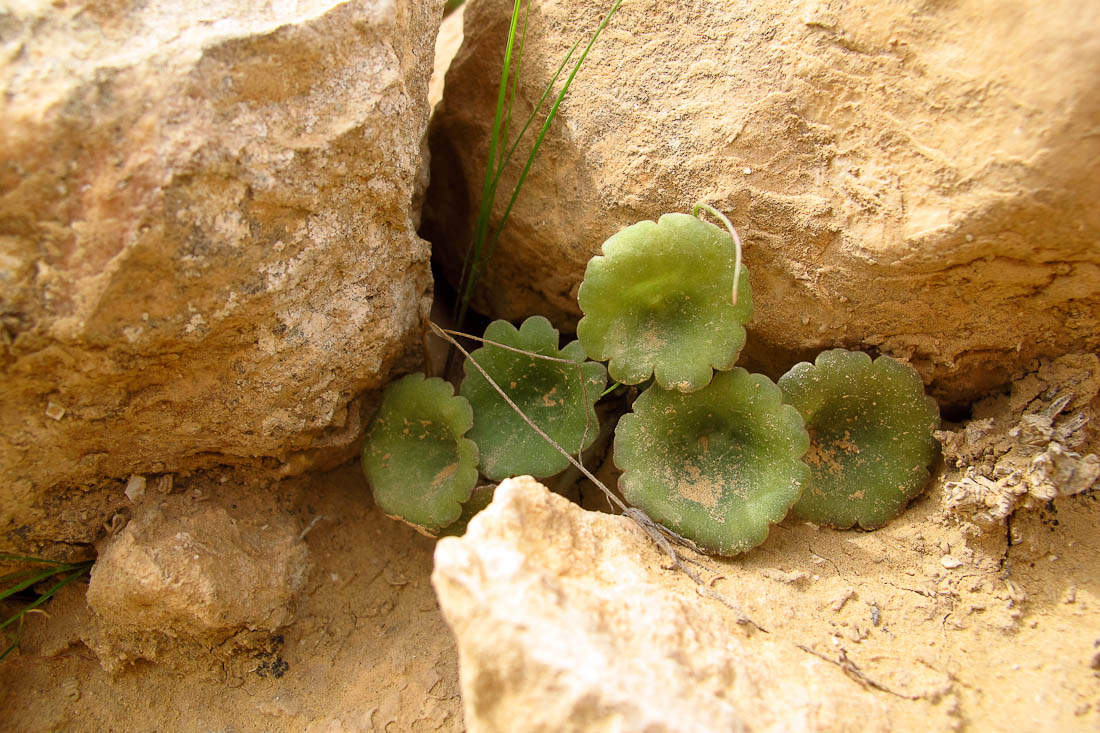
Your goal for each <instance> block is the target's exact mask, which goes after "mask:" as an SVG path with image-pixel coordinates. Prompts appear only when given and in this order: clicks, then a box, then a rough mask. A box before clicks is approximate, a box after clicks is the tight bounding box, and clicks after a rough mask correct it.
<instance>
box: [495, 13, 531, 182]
mask: <svg viewBox="0 0 1100 733" xmlns="http://www.w3.org/2000/svg"><path fill="white" fill-rule="evenodd" d="M530 15H531V0H527V2H526V3H524V5H523V28H522V30H521V31H520V34H519V48H518V49H516V61H515V64H514V65H513V68H512V90H511V92H510V93H509V94H508V108H507V110H506V111H505V113H504V127H503V132H502V133H501V136H500V152H501V155H500V158H499V160H498V161H497V163H498V165H497V167H498V169H499V167H500V166H503V165H504V164H505V156H504V154H503V153H504V149H505V148H507V147H508V135H509V133H510V132H511V128H512V103H513V102H515V99H516V90H517V89H518V88H519V70H520V67H521V66H523V47H524V45H526V43H527V20H528V18H529V17H530ZM522 134H523V133H522V132H521V133H520V135H521V136H522ZM516 139H517V140H518V139H519V138H516ZM496 183H497V182H496V181H493V187H494V188H495V187H496Z"/></svg>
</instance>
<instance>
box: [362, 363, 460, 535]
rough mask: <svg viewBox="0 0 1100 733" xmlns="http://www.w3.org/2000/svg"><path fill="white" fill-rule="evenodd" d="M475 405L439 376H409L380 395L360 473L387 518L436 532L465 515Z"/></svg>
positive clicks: (427, 531) (392, 384) (432, 532)
mask: <svg viewBox="0 0 1100 733" xmlns="http://www.w3.org/2000/svg"><path fill="white" fill-rule="evenodd" d="M473 422H474V417H473V411H472V410H471V409H470V403H469V402H467V401H466V400H465V399H463V398H462V397H459V396H457V395H455V393H454V387H452V386H451V385H450V383H449V382H445V381H443V380H442V379H438V378H432V379H425V378H424V375H423V374H409V375H408V376H405V377H402V378H401V379H399V380H397V381H396V382H393V383H391V384H390V385H389V386H388V387H387V388H386V391H385V392H384V393H383V395H382V405H381V407H379V408H378V414H377V415H376V416H375V418H374V422H373V423H372V425H371V427H370V430H369V431H367V441H366V445H365V447H364V448H363V473H364V474H366V477H367V481H368V482H369V483H370V485H371V487H372V489H373V490H374V501H375V503H376V504H377V505H378V507H379V508H380V509H381V510H382V511H383V512H385V513H386V514H387V515H388V516H390V517H393V518H395V519H400V520H402V521H405V522H407V523H408V524H411V525H412V526H413V527H415V528H416V529H418V530H420V531H421V532H423V533H424V534H428V535H435V534H438V533H439V531H440V530H441V529H443V528H444V527H446V526H447V525H449V524H452V523H454V522H455V520H457V519H458V518H459V516H460V515H461V513H462V503H463V502H465V501H467V500H468V499H469V498H470V494H471V492H473V489H474V484H476V483H477V459H478V450H477V446H476V445H475V444H474V442H473V441H472V440H469V439H468V438H465V437H463V436H464V435H465V433H466V432H467V431H468V430H469V429H470V428H471V427H472V426H473Z"/></svg>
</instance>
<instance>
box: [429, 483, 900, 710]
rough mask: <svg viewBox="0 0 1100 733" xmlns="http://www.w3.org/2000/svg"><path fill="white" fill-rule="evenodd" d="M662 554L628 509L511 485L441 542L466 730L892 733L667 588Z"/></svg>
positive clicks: (859, 706) (697, 598)
mask: <svg viewBox="0 0 1100 733" xmlns="http://www.w3.org/2000/svg"><path fill="white" fill-rule="evenodd" d="M663 559H664V558H662V557H661V556H660V555H659V553H658V552H657V551H656V550H655V548H654V546H653V545H652V543H651V542H650V541H649V540H647V539H646V538H645V536H644V535H643V534H642V532H641V531H640V530H639V529H638V528H637V527H636V526H634V525H632V524H631V523H630V522H629V521H628V520H626V519H624V518H622V517H613V516H610V515H606V514H597V513H589V512H585V511H584V510H582V509H581V508H580V507H578V506H576V505H574V504H571V503H569V502H568V501H566V500H565V499H563V498H561V497H559V496H556V495H554V494H551V493H549V491H547V490H546V489H545V488H544V487H542V486H540V485H539V484H538V483H536V482H535V481H534V480H533V479H531V478H530V477H522V478H518V479H509V480H507V481H505V482H503V483H502V484H501V485H500V486H499V487H498V488H497V491H496V495H495V497H494V499H493V503H492V504H491V505H490V506H489V508H488V509H486V510H484V511H483V512H481V513H480V514H478V515H477V516H476V517H475V518H474V519H473V520H472V521H471V523H470V528H469V530H468V531H467V533H466V535H465V536H463V537H461V538H445V539H442V540H440V541H439V544H438V545H437V546H436V552H435V570H434V572H433V574H432V583H433V585H434V586H435V589H436V593H437V594H438V596H439V602H440V605H441V607H442V609H443V614H444V616H445V618H446V619H447V622H448V623H449V624H450V625H451V627H452V629H453V630H454V632H455V635H456V636H457V637H458V649H459V659H460V672H459V675H460V679H461V683H462V698H463V703H464V705H465V718H466V725H467V727H468V728H469V730H471V731H515V730H525V731H593V730H608V731H611V730H624V731H626V730H630V731H641V730H645V731H738V730H748V729H752V730H777V731H778V730H825V729H829V730H841V729H845V725H847V724H848V723H849V722H850V721H856V720H858V721H859V729H860V730H886V729H887V728H888V725H887V722H888V721H887V717H886V714H887V708H886V707H885V706H884V705H882V704H880V703H879V702H878V701H877V700H876V699H875V698H874V696H873V694H872V693H871V692H868V691H866V690H863V689H862V688H860V687H859V686H858V685H857V684H856V683H854V682H853V681H852V680H850V679H848V678H846V677H845V676H844V674H843V673H842V672H841V671H840V669H839V668H837V667H835V666H832V665H829V664H827V663H826V662H824V661H822V660H820V659H818V658H816V657H812V656H810V655H808V654H806V653H804V652H803V651H800V650H798V649H797V648H796V647H795V646H794V645H792V644H790V643H785V642H780V641H771V640H769V639H768V638H767V637H766V635H764V634H759V633H756V634H753V635H752V636H749V635H748V632H747V631H746V629H745V628H744V627H739V626H738V625H737V623H736V621H735V620H734V618H735V617H734V615H733V614H730V613H725V612H724V611H725V609H724V607H723V606H721V605H720V604H718V603H717V602H715V601H713V600H707V599H705V598H704V597H703V596H701V595H698V594H695V593H691V592H685V591H684V589H683V588H682V587H672V586H670V585H669V584H668V578H667V576H668V575H669V573H668V572H667V571H662V570H660V569H659V566H660V564H661V562H662V560H663ZM662 575H663V576H665V579H664V582H662V580H661V576H662Z"/></svg>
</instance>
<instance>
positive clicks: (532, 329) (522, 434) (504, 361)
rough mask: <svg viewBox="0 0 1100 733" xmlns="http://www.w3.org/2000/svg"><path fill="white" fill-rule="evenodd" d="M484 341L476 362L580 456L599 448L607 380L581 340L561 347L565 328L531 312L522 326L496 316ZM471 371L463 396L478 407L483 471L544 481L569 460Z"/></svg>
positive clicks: (475, 432)
mask: <svg viewBox="0 0 1100 733" xmlns="http://www.w3.org/2000/svg"><path fill="white" fill-rule="evenodd" d="M485 341H486V344H485V346H482V347H481V348H479V349H476V350H475V351H473V352H471V353H470V359H474V360H476V361H477V363H478V364H480V365H481V368H482V369H484V370H485V371H486V373H488V375H489V376H490V377H492V379H493V381H494V382H496V383H497V384H498V385H500V386H501V387H502V388H503V389H504V390H505V391H506V392H507V393H508V396H509V397H510V398H511V399H512V401H513V402H515V403H516V405H517V406H518V407H519V408H520V409H521V410H522V411H523V412H524V414H526V415H527V417H529V418H530V419H531V420H533V421H534V422H535V424H537V425H538V426H539V427H540V428H542V430H544V431H545V432H546V434H547V435H549V436H550V437H551V438H552V439H553V440H554V441H555V442H557V443H558V445H560V446H563V447H565V449H566V450H569V451H571V452H573V453H579V452H580V451H582V450H584V449H586V448H588V447H589V446H590V445H592V443H593V441H595V439H596V436H597V434H598V433H599V432H600V427H599V424H598V422H597V420H596V410H595V404H596V400H598V399H599V398H600V394H601V392H602V391H603V388H604V387H605V386H606V385H607V370H606V369H605V368H604V366H603V364H598V363H596V362H592V361H585V359H584V351H583V350H582V349H581V345H580V344H579V343H577V342H576V341H573V342H571V343H569V344H566V346H565V347H564V348H563V349H561V350H559V349H558V331H557V329H556V328H554V327H553V326H551V325H550V321H548V320H547V319H546V318H544V317H542V316H531V317H530V318H528V319H527V320H526V321H524V322H523V324H522V325H521V326H520V327H519V330H516V328H515V327H514V326H513V325H512V324H510V323H508V322H507V321H493V322H492V323H490V324H489V327H488V328H486V329H485ZM497 344H500V345H497ZM504 347H512V348H513V349H516V351H512V350H509V349H507V348H504ZM523 352H527V353H523ZM531 354H535V355H542V356H544V357H549V359H540V358H538V357H537V356H531ZM465 372H466V376H465V378H464V379H463V381H462V390H461V391H462V396H463V397H465V398H466V399H468V400H469V401H470V404H471V406H472V407H473V410H474V427H473V429H472V430H471V431H470V438H472V439H473V440H474V442H475V443H477V445H478V448H479V449H480V451H481V472H482V473H483V474H485V476H486V477H487V478H489V479H491V480H493V481H501V480H503V479H505V478H508V477H509V476H520V475H523V474H530V475H532V476H534V477H536V478H544V477H546V476H552V475H553V474H555V473H558V472H559V471H561V470H563V469H564V468H565V467H566V466H568V465H569V460H568V459H567V458H566V457H565V456H563V455H562V454H561V453H559V452H558V451H557V450H556V449H555V448H554V446H552V445H551V444H550V443H548V442H546V440H544V439H543V438H542V437H541V436H539V435H538V434H537V433H536V432H535V431H534V430H532V429H531V426H529V425H528V424H527V423H526V422H525V421H524V420H523V418H521V417H520V416H519V415H518V414H517V413H516V412H515V410H513V409H512V407H511V406H510V405H508V404H507V403H506V402H505V401H504V399H503V398H502V397H501V396H500V395H499V394H498V393H497V391H496V390H495V389H493V388H492V386H491V385H490V384H489V382H488V381H487V380H486V379H485V377H484V376H483V375H482V374H481V372H480V371H478V370H477V369H475V368H473V367H472V366H471V364H470V362H469V360H467V362H466V364H465Z"/></svg>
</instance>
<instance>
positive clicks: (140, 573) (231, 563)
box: [88, 495, 310, 638]
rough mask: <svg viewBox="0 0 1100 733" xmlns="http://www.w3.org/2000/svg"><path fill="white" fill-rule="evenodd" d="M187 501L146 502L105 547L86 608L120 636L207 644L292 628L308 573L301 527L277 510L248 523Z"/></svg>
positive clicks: (216, 506) (227, 511)
mask: <svg viewBox="0 0 1100 733" xmlns="http://www.w3.org/2000/svg"><path fill="white" fill-rule="evenodd" d="M190 499H191V497H189V496H187V497H185V496H181V495H175V496H172V497H170V498H169V499H166V500H165V501H163V502H157V501H155V500H154V501H146V502H145V503H143V504H142V505H141V506H140V508H139V509H138V511H137V514H136V516H135V518H134V519H133V520H132V521H131V522H130V523H129V524H127V525H126V526H125V527H124V528H122V530H121V531H119V532H118V533H117V534H116V535H114V536H112V537H110V538H108V539H107V540H105V541H104V542H103V543H102V544H101V546H100V548H99V558H98V559H97V561H96V564H95V567H94V568H92V576H91V583H90V585H89V586H88V605H89V606H90V607H91V608H92V610H94V611H95V612H96V613H97V614H98V615H99V617H100V618H101V619H102V620H103V621H104V622H105V623H106V626H107V627H108V628H110V629H111V630H112V631H117V632H119V633H121V632H126V633H131V634H133V633H137V634H169V635H172V636H182V637H189V638H208V637H211V636H218V635H221V636H226V635H228V634H230V633H232V632H234V631H239V630H244V629H248V630H256V629H263V630H268V631H273V630H275V629H277V628H279V627H281V626H284V625H285V624H287V623H289V622H290V620H291V619H292V618H293V602H294V597H295V595H296V594H297V592H298V591H299V590H301V588H302V586H303V585H305V582H306V579H307V577H308V575H309V567H310V562H309V551H308V550H307V548H306V545H305V543H304V542H302V540H301V539H300V537H299V534H300V532H301V530H300V529H299V527H298V526H297V523H296V522H295V521H294V520H293V519H292V518H291V517H290V515H288V514H286V513H285V512H281V511H279V510H276V509H274V508H273V507H269V508H268V510H267V511H265V512H263V513H260V514H256V513H250V514H248V515H247V516H246V515H245V513H244V512H239V511H238V512H234V511H232V508H231V507H228V506H223V505H222V503H217V502H214V503H204V504H198V505H195V504H192V503H191V500H190ZM235 515H236V516H235Z"/></svg>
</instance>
